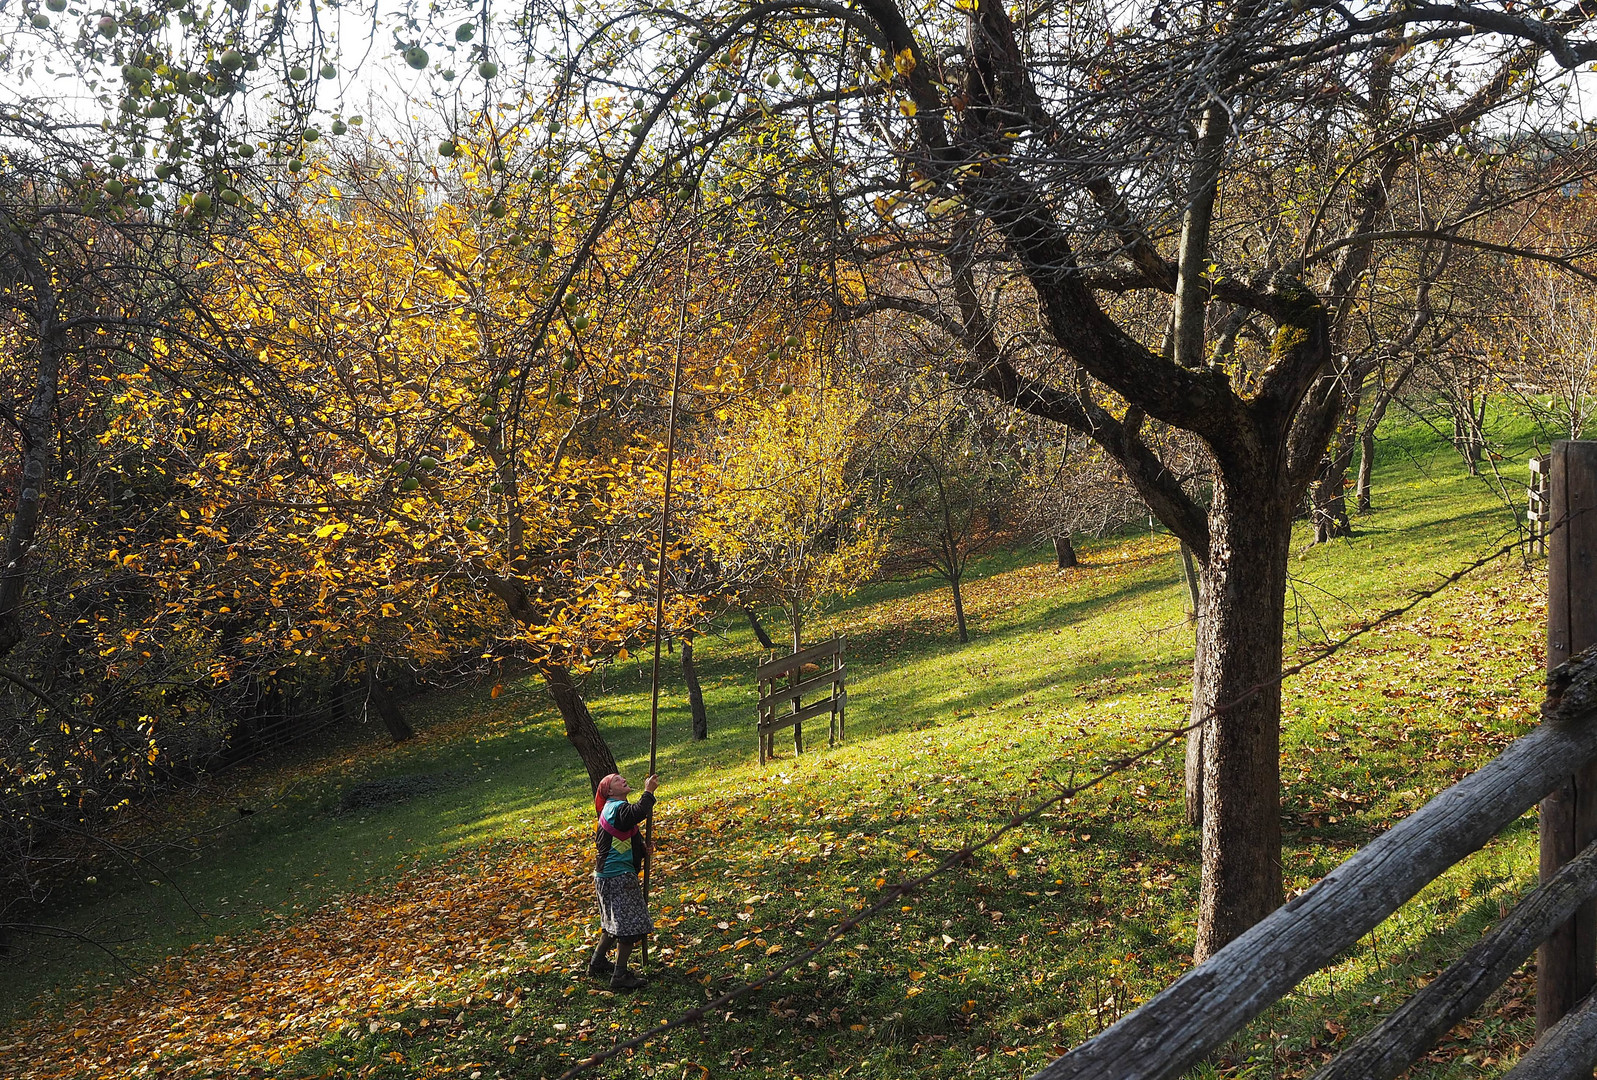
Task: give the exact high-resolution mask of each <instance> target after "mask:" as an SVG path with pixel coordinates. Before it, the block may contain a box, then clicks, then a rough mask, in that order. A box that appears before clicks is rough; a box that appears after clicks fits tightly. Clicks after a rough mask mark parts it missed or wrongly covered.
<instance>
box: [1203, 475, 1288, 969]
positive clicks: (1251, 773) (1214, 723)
mask: <svg viewBox="0 0 1597 1080" xmlns="http://www.w3.org/2000/svg"><path fill="white" fill-rule="evenodd" d="M1260 471H1261V473H1268V472H1269V471H1270V470H1269V467H1268V466H1267V465H1261V470H1260ZM1281 487H1282V485H1281V484H1280V483H1279V482H1278V481H1277V480H1276V479H1275V478H1274V477H1273V476H1261V477H1259V478H1258V480H1257V482H1255V483H1251V484H1246V485H1245V486H1237V485H1236V482H1235V481H1234V480H1233V481H1232V482H1231V483H1229V484H1228V483H1220V484H1217V485H1216V487H1215V502H1214V506H1213V509H1212V512H1211V513H1210V515H1209V523H1210V526H1209V558H1208V561H1207V562H1206V564H1205V565H1204V568H1203V575H1202V584H1201V587H1200V590H1199V592H1200V602H1201V604H1202V612H1201V614H1200V617H1199V620H1198V644H1197V659H1196V663H1195V669H1196V670H1195V679H1194V691H1195V693H1194V700H1193V710H1194V715H1195V716H1198V717H1207V720H1206V722H1205V723H1204V725H1203V728H1202V732H1203V740H1202V746H1201V756H1202V776H1203V885H1202V889H1201V894H1200V897H1199V911H1198V937H1197V947H1196V950H1195V955H1196V957H1197V959H1199V960H1202V959H1203V958H1205V957H1207V956H1208V955H1210V954H1211V953H1213V952H1215V951H1216V950H1218V949H1219V948H1221V947H1222V946H1223V945H1225V944H1226V943H1227V942H1229V941H1231V940H1232V939H1233V938H1235V937H1236V936H1237V935H1238V934H1240V933H1242V932H1243V931H1244V930H1246V929H1247V928H1248V927H1250V926H1252V925H1253V924H1254V923H1256V922H1258V921H1259V920H1260V919H1262V918H1264V917H1265V916H1266V915H1268V914H1269V913H1270V912H1271V911H1273V910H1275V908H1276V907H1278V906H1279V905H1280V903H1281V808H1280V802H1281V798H1280V790H1281V779H1280V705H1281V684H1280V675H1281V627H1282V623H1283V619H1284V616H1285V604H1286V565H1287V555H1288V552H1289V547H1290V543H1291V536H1292V510H1293V507H1292V506H1290V505H1287V504H1286V502H1285V496H1286V493H1284V492H1282V491H1281Z"/></svg>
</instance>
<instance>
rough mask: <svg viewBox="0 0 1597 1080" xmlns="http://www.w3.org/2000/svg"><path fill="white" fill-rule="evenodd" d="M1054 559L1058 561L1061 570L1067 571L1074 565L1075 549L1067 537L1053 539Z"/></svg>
mask: <svg viewBox="0 0 1597 1080" xmlns="http://www.w3.org/2000/svg"><path fill="white" fill-rule="evenodd" d="M1054 558H1055V559H1056V560H1058V563H1059V569H1061V570H1069V569H1070V568H1071V567H1072V566H1075V565H1076V548H1075V545H1073V544H1072V543H1071V542H1070V537H1069V536H1056V537H1054Z"/></svg>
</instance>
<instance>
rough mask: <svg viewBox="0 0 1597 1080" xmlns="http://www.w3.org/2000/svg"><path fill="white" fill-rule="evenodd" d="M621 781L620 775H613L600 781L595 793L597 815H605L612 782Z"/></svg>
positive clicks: (594, 806) (595, 811)
mask: <svg viewBox="0 0 1597 1080" xmlns="http://www.w3.org/2000/svg"><path fill="white" fill-rule="evenodd" d="M619 779H621V774H620V773H611V774H610V775H609V776H607V777H605V778H604V779H603V780H600V781H599V786H598V787H597V788H595V789H594V791H593V811H594V813H596V814H602V813H604V804H605V803H606V802H608V801H609V799H610V781H612V780H619Z"/></svg>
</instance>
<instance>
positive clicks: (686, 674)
mask: <svg viewBox="0 0 1597 1080" xmlns="http://www.w3.org/2000/svg"><path fill="white" fill-rule="evenodd" d="M682 678H683V679H684V680H685V681H686V682H687V684H688V708H689V709H691V710H692V712H693V741H694V742H703V741H704V740H705V739H708V738H709V737H710V717H709V714H708V713H706V712H705V711H704V691H703V690H702V689H701V688H700V687H699V669H698V667H697V666H695V665H694V663H693V639H692V638H690V637H687V636H684V637H683V638H682Z"/></svg>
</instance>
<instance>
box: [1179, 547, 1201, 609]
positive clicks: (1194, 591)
mask: <svg viewBox="0 0 1597 1080" xmlns="http://www.w3.org/2000/svg"><path fill="white" fill-rule="evenodd" d="M1181 577H1182V578H1183V579H1184V580H1185V581H1186V583H1187V621H1188V622H1197V621H1198V566H1197V564H1196V563H1195V562H1194V561H1193V559H1192V545H1191V544H1188V543H1187V542H1186V541H1185V540H1183V541H1181Z"/></svg>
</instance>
